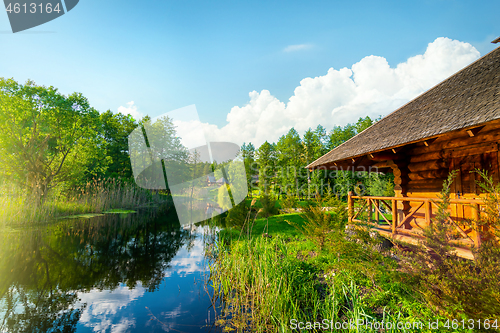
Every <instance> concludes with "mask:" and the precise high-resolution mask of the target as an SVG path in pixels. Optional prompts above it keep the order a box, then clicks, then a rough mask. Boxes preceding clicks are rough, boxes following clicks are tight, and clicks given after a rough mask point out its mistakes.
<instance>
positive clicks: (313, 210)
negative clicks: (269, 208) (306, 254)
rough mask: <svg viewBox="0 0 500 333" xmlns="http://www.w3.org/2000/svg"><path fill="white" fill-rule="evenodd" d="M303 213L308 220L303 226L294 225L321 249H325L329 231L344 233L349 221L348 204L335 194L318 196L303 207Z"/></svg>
mask: <svg viewBox="0 0 500 333" xmlns="http://www.w3.org/2000/svg"><path fill="white" fill-rule="evenodd" d="M301 215H302V217H303V218H304V220H305V221H306V222H305V223H304V224H303V225H302V226H298V225H296V224H292V225H294V226H295V228H297V230H299V231H300V232H301V233H302V234H303V235H304V236H305V237H306V238H309V239H311V240H312V241H313V242H314V243H315V244H316V245H317V246H318V247H319V249H320V250H322V249H323V247H324V245H325V241H326V239H327V237H328V235H329V233H331V232H332V231H333V232H335V231H336V232H338V231H342V233H343V232H344V229H345V225H346V223H347V210H346V206H345V204H344V203H343V202H342V201H340V200H339V199H337V198H336V197H335V196H327V197H321V196H319V195H318V196H316V198H314V199H313V200H311V201H309V202H308V203H307V205H306V206H305V207H304V208H303V211H302V214H301ZM287 222H288V221H287ZM289 223H290V222H289Z"/></svg>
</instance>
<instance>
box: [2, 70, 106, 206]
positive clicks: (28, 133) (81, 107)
mask: <svg viewBox="0 0 500 333" xmlns="http://www.w3.org/2000/svg"><path fill="white" fill-rule="evenodd" d="M98 129H99V113H98V112H97V111H96V110H95V109H94V108H92V107H91V106H90V104H89V102H88V100H87V99H86V98H85V97H84V96H83V95H82V94H80V93H73V94H71V95H69V96H65V95H62V94H61V93H59V92H58V91H57V89H56V88H54V87H44V86H38V85H36V84H35V83H34V82H33V81H28V82H27V83H26V84H24V85H22V84H18V83H17V82H16V81H14V80H13V79H4V78H0V152H1V154H0V169H1V172H2V173H3V175H4V176H9V177H10V179H12V180H16V181H17V182H18V183H20V184H21V185H23V186H24V187H26V188H27V189H28V191H29V192H30V193H31V194H35V195H36V196H37V197H38V198H44V197H45V196H46V195H47V193H48V192H49V190H50V189H51V188H53V187H55V186H57V185H59V184H62V183H63V182H65V181H69V180H71V179H74V178H78V177H81V176H82V175H83V174H84V173H85V171H86V168H87V166H88V164H89V161H90V159H91V158H92V156H94V155H95V154H96V153H97V151H98V147H99V144H101V143H102V139H101V138H100V137H99V136H98V135H97V131H98ZM102 167H103V168H105V165H104V166H102Z"/></svg>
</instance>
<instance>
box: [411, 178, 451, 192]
mask: <svg viewBox="0 0 500 333" xmlns="http://www.w3.org/2000/svg"><path fill="white" fill-rule="evenodd" d="M445 180H446V178H436V179H419V180H410V181H409V182H408V188H409V189H410V188H411V189H422V188H429V189H434V188H435V189H441V188H442V187H443V183H444V181H445Z"/></svg>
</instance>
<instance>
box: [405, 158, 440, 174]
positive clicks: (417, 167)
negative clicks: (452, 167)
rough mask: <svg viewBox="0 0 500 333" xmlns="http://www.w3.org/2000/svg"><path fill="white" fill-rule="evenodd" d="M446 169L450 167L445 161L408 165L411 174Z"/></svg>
mask: <svg viewBox="0 0 500 333" xmlns="http://www.w3.org/2000/svg"><path fill="white" fill-rule="evenodd" d="M446 167H448V165H447V163H446V161H444V160H432V161H427V162H422V163H411V164H409V165H408V169H410V171H411V172H419V171H428V170H437V169H444V168H446Z"/></svg>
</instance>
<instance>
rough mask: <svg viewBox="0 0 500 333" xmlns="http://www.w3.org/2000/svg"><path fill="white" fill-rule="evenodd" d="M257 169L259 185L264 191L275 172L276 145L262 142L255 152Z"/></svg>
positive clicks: (270, 182)
mask: <svg viewBox="0 0 500 333" xmlns="http://www.w3.org/2000/svg"><path fill="white" fill-rule="evenodd" d="M256 156H257V159H256V161H257V165H258V170H259V186H260V187H261V188H262V189H263V190H264V191H266V190H267V189H268V187H269V186H270V185H271V184H272V183H273V181H274V179H275V173H276V147H275V145H274V144H270V143H269V142H267V141H266V142H264V143H263V144H262V145H261V146H260V147H259V149H258V150H257V153H256Z"/></svg>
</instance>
